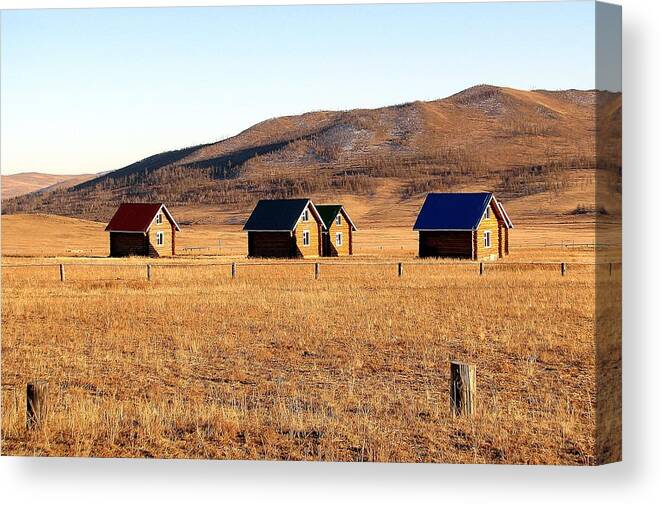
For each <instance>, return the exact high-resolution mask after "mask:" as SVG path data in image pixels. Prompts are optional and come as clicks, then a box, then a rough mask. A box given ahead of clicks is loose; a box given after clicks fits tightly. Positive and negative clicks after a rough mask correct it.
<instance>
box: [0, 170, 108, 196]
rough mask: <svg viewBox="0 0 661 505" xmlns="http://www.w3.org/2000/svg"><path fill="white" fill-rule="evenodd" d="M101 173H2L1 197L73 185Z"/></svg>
mask: <svg viewBox="0 0 661 505" xmlns="http://www.w3.org/2000/svg"><path fill="white" fill-rule="evenodd" d="M99 175H101V174H78V175H62V174H45V173H40V172H22V173H19V174H12V175H3V176H0V177H1V178H2V181H1V184H2V199H3V200H5V199H7V198H13V197H15V196H21V195H25V194H27V193H32V192H34V191H39V190H44V191H51V190H55V189H63V188H66V187H71V186H75V185H76V184H80V183H81V182H85V181H88V180H90V179H93V178H95V177H98V176H99Z"/></svg>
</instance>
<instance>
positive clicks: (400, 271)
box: [397, 262, 404, 277]
mask: <svg viewBox="0 0 661 505" xmlns="http://www.w3.org/2000/svg"><path fill="white" fill-rule="evenodd" d="M402 275H404V265H402V263H401V262H399V263H397V276H398V277H401V276H402Z"/></svg>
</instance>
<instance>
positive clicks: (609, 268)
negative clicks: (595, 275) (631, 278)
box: [608, 263, 613, 277]
mask: <svg viewBox="0 0 661 505" xmlns="http://www.w3.org/2000/svg"><path fill="white" fill-rule="evenodd" d="M608 276H609V277H612V276H613V264H612V263H609V264H608Z"/></svg>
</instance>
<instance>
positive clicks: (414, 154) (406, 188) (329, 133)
mask: <svg viewBox="0 0 661 505" xmlns="http://www.w3.org/2000/svg"><path fill="white" fill-rule="evenodd" d="M599 107H600V110H603V111H604V115H608V117H611V116H612V117H614V118H615V117H617V114H618V113H620V114H621V96H620V95H608V96H607V97H605V98H604V99H603V100H600V104H599ZM596 110H597V93H596V92H594V91H576V90H567V91H559V92H552V91H543V90H536V91H520V90H515V89H511V88H499V87H495V86H486V85H482V86H476V87H473V88H469V89H467V90H465V91H462V92H460V93H457V94H455V95H453V96H450V97H448V98H445V99H441V100H435V101H430V102H413V103H407V104H402V105H396V106H391V107H384V108H380V109H371V110H368V109H356V110H351V111H341V112H332V111H322V112H311V113H307V114H302V115H299V116H288V117H281V118H276V119H270V120H267V121H264V122H262V123H259V124H256V125H255V126H253V127H251V128H249V129H247V130H245V131H244V132H242V133H240V134H239V135H237V136H235V137H232V138H229V139H226V140H223V141H220V142H215V143H211V144H204V145H198V146H193V147H189V148H186V149H181V150H178V151H171V152H166V153H160V154H157V155H155V156H151V157H149V158H146V159H144V160H141V161H138V162H136V163H133V164H131V165H129V166H126V167H124V168H121V169H119V170H116V171H114V172H110V173H108V174H105V175H103V176H101V177H97V178H95V179H92V180H90V181H87V182H84V183H82V184H79V185H77V186H75V187H72V188H67V189H62V190H57V191H53V192H49V193H47V194H41V195H26V196H23V197H19V198H15V199H12V200H9V201H7V202H5V205H4V208H3V212H5V213H15V212H48V213H54V214H62V215H70V216H76V217H85V218H91V219H99V220H107V219H108V218H109V217H110V215H111V214H112V212H113V210H114V209H115V207H116V206H117V205H118V204H119V202H121V201H165V202H167V203H168V204H169V205H172V206H179V207H184V208H189V209H190V208H193V207H209V206H216V207H218V206H222V208H223V209H225V210H228V209H229V210H236V211H237V212H239V213H240V214H241V215H244V214H245V212H247V210H248V209H249V208H250V207H251V206H252V205H253V204H254V202H255V201H256V200H257V199H259V198H273V197H294V196H301V195H308V196H312V195H315V196H316V197H318V198H321V199H329V200H330V199H333V200H337V199H339V198H347V197H349V196H351V197H365V196H370V197H371V198H374V199H378V198H379V196H380V195H381V194H383V196H384V197H385V193H383V192H384V188H387V199H388V201H389V202H390V205H395V204H398V203H401V204H406V203H408V202H418V201H419V200H420V198H421V197H422V196H423V195H424V194H425V193H426V192H428V191H432V190H444V189H458V188H466V187H470V188H481V189H489V190H494V191H498V193H499V195H500V196H501V198H504V199H505V200H507V199H514V198H520V197H524V196H527V195H533V194H539V193H544V192H550V191H554V192H563V191H565V190H566V189H567V187H566V185H567V184H568V181H569V180H570V179H572V178H570V177H567V174H568V173H569V172H571V173H573V174H574V175H575V173H576V172H577V171H586V173H587V172H588V171H590V170H594V168H595V167H594V161H593V160H594V154H595V116H596ZM618 111H619V112H618ZM574 179H575V177H574ZM416 205H417V203H416ZM187 215H189V217H190V218H191V221H193V222H196V221H199V220H200V219H203V216H202V215H201V213H200V215H197V214H195V213H190V212H189V213H187Z"/></svg>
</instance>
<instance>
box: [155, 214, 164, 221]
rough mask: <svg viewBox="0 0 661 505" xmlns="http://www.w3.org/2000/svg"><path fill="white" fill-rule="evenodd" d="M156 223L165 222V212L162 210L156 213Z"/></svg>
mask: <svg viewBox="0 0 661 505" xmlns="http://www.w3.org/2000/svg"><path fill="white" fill-rule="evenodd" d="M156 224H163V214H162V213H160V212H159V213H158V214H156Z"/></svg>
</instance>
